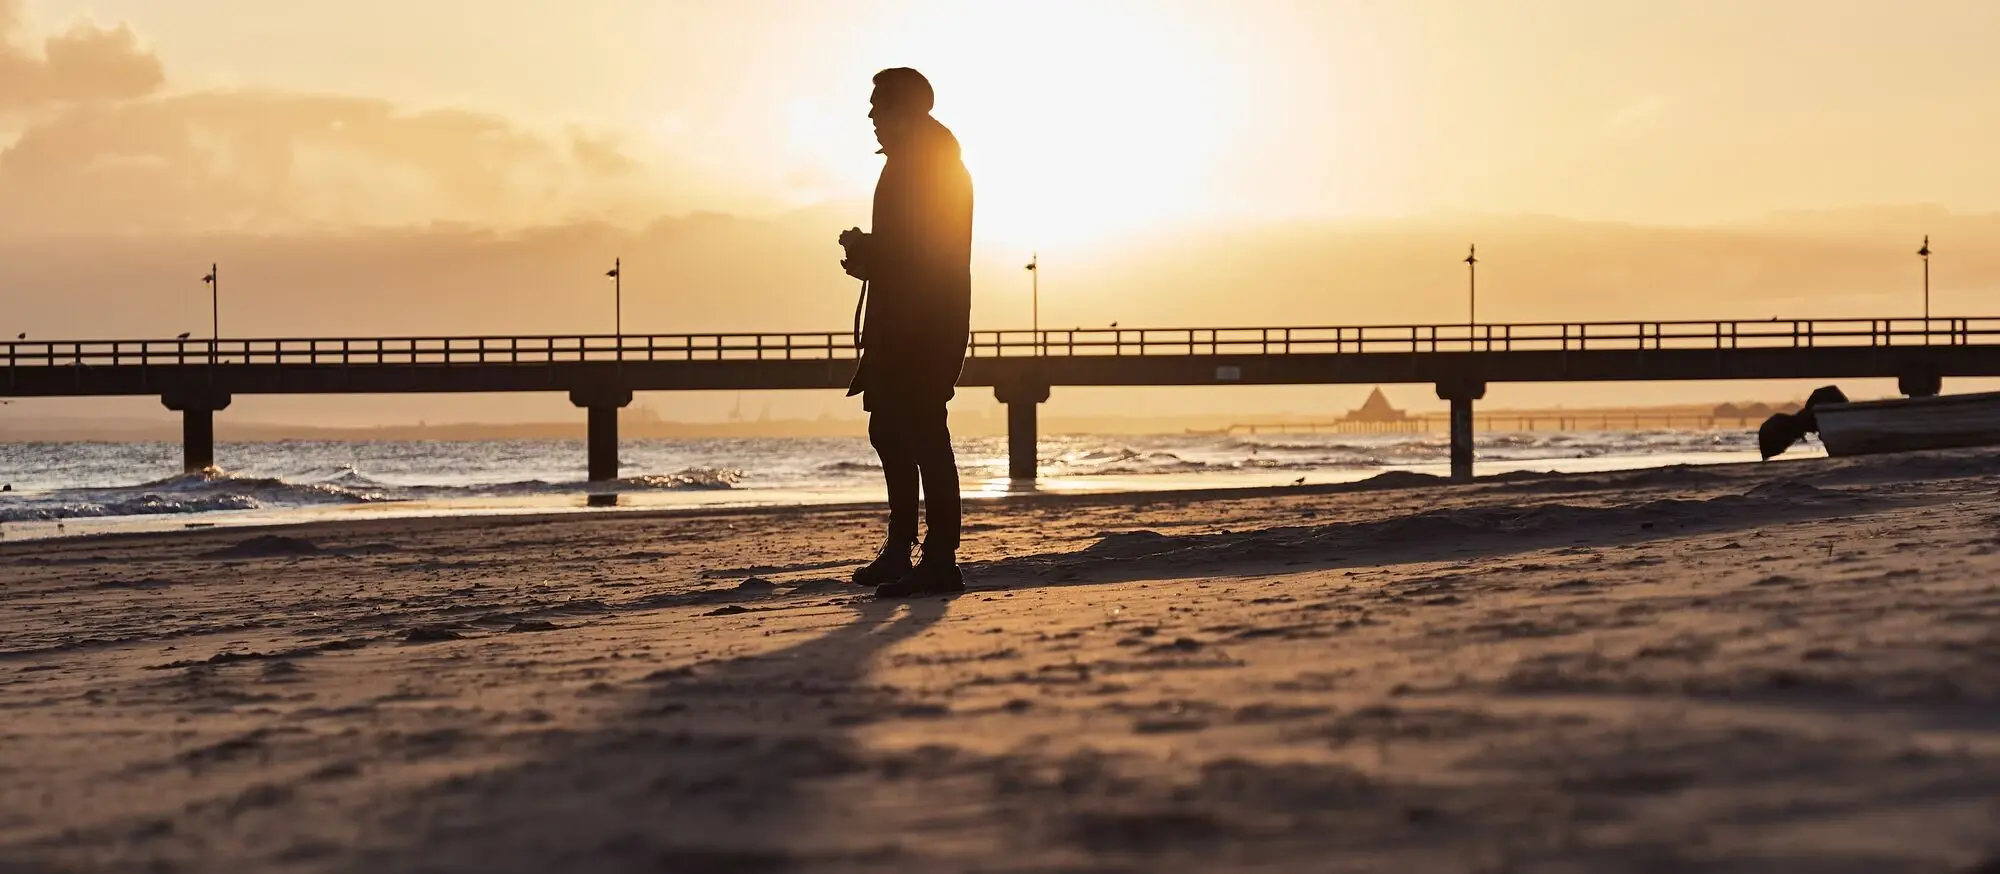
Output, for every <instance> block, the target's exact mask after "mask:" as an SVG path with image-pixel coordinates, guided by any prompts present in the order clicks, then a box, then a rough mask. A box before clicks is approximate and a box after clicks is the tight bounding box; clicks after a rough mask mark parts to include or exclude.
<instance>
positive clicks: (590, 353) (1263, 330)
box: [0, 317, 2000, 367]
mask: <svg viewBox="0 0 2000 874" xmlns="http://www.w3.org/2000/svg"><path fill="white" fill-rule="evenodd" d="M970 340H971V343H970V346H969V348H968V351H967V355H968V356H970V357H973V358H994V357H1031V356H1038V355H1039V356H1044V357H1076V356H1114V357H1123V356H1189V355H1325V354H1333V355H1345V354H1367V353H1382V352H1402V353H1410V352H1523V351H1579V352H1580V351H1600V350H1645V349H1718V350H1729V349H1773V348H1794V349H1801V348H1830V347H1856V346H1860V347H1883V346H1899V347H1908V346H1966V345H2000V317H1975V318H1959V317H1954V318H1934V319H1921V318H1914V319H1768V320H1757V321H1659V322H1528V323H1514V324H1493V325H1484V324H1471V325H1466V324H1460V325H1359V326H1324V327H1244V328H1077V329H1064V330H1046V331H1040V332H1034V331H974V332H972V336H971V338H970ZM0 346H4V349H0V354H4V356H5V358H6V363H7V366H9V367H51V366H82V367H97V366H112V367H119V366H139V367H144V366H167V365H191V364H192V365H216V366H223V365H243V364H257V365H350V366H352V365H388V364H400V365H438V366H445V367H451V366H460V365H463V366H475V365H476V366H495V365H509V364H521V365H533V364H549V363H555V362H565V361H613V362H616V361H626V362H644V361H744V360H758V361H768V360H838V359H851V358H854V357H855V356H856V354H857V351H858V350H857V348H856V346H855V343H854V338H853V336H852V335H851V334H849V333H847V332H809V333H745V334H730V333H701V334H646V335H638V334H628V335H624V336H616V335H576V334H568V335H529V336H483V337H482V336H472V337H415V336H412V337H366V338H357V337H332V338H329V337H299V338H257V339H236V338H224V339H220V340H215V339H169V340H19V341H11V342H7V343H4V344H0Z"/></svg>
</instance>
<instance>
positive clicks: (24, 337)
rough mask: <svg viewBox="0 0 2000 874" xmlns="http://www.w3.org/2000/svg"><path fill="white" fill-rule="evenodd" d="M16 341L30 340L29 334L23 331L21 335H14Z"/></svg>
mask: <svg viewBox="0 0 2000 874" xmlns="http://www.w3.org/2000/svg"><path fill="white" fill-rule="evenodd" d="M14 339H16V340H26V339H28V332H27V331H22V332H21V333H19V334H15V335H14Z"/></svg>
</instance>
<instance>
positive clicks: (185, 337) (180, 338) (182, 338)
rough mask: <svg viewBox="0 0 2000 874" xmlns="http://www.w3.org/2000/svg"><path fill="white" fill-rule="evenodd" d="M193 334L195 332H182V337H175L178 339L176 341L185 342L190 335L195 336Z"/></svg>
mask: <svg viewBox="0 0 2000 874" xmlns="http://www.w3.org/2000/svg"><path fill="white" fill-rule="evenodd" d="M193 333H194V332H193V331H182V332H181V333H180V336H178V337H175V338H174V339H176V340H185V339H187V338H188V335H190V334H193Z"/></svg>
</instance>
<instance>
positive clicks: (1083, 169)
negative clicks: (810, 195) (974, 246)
mask: <svg viewBox="0 0 2000 874" xmlns="http://www.w3.org/2000/svg"><path fill="white" fill-rule="evenodd" d="M1120 8H1121V7H1114V6H1111V5H1108V4H1091V5H1084V4H1067V5H1061V6H1054V5H1051V6H1042V5H1040V4H1031V5H1029V4H1024V5H1001V4H979V5H967V6H962V7H955V8H953V10H952V11H951V12H949V13H942V12H940V13H936V14H931V15H927V16H919V17H916V18H913V19H910V20H908V21H907V22H906V23H905V25H904V26H903V27H902V28H901V29H899V30H897V31H896V32H894V33H893V34H887V35H885V39H886V44H885V45H884V46H883V47H882V48H881V50H880V51H879V52H878V53H877V55H878V56H879V57H882V58H884V59H887V60H888V61H889V62H890V63H896V64H907V65H909V66H914V67H917V68H918V69H920V70H923V71H924V73H925V74H926V75H927V76H929V77H930V79H931V81H932V82H933V84H935V85H936V87H937V89H938V95H939V96H938V107H937V116H938V118H939V119H940V120H942V121H943V122H944V123H945V124H947V125H949V126H950V127H951V128H952V129H953V131H955V132H956V133H957V134H958V138H959V140H960V142H961V144H962V145H963V147H964V149H965V161H966V165H967V167H968V168H969V169H970V170H971V171H972V174H973V180H974V183H975V185H976V186H977V190H978V211H977V218H976V224H977V229H978V230H977V235H978V239H979V241H980V244H981V245H982V246H994V245H999V246H1016V247H1022V248H1031V247H1035V246H1041V245H1053V244H1071V243H1076V242H1080V241H1087V240H1092V239H1098V238H1102V237H1106V236H1114V235H1119V234H1124V233H1129V232H1132V231H1136V230H1143V229H1145V228H1148V227H1152V226H1156V225H1159V224H1164V223H1168V222H1173V221H1177V220H1182V219H1190V218H1196V217H1199V214H1200V212H1201V211H1202V210H1203V209H1205V208H1207V206H1208V204H1209V202H1210V199H1209V198H1207V197H1206V193H1207V182H1208V178H1209V176H1210V175H1211V171H1212V168H1213V165H1214V163H1215V162H1216V161H1217V160H1219V158H1220V150H1221V148H1222V146H1223V140H1224V137H1223V134H1224V132H1225V126H1226V122H1224V121H1223V118H1224V111H1225V110H1226V105H1225V102H1224V101H1223V100H1222V99H1221V96H1222V95H1223V94H1224V93H1226V87H1227V85H1226V83H1225V81H1224V80H1225V78H1226V76H1225V74H1226V70H1224V69H1221V68H1220V67H1221V65H1219V64H1216V63H1214V62H1212V61H1208V60H1206V59H1205V58H1204V57H1203V53H1202V52H1201V51H1199V49H1200V48H1201V46H1200V44H1199V41H1198V39H1196V38H1195V36H1194V35H1193V34H1192V33H1191V32H1179V31H1176V30H1175V25H1177V24H1179V23H1180V22H1178V21H1176V20H1173V19H1171V18H1168V17H1164V16H1163V15H1161V14H1154V13H1152V12H1151V11H1150V10H1151V9H1152V8H1153V7H1148V6H1134V7H1123V8H1125V9H1128V10H1129V11H1126V12H1120V11H1117V10H1118V9H1120ZM872 181H873V178H872V176H870V178H869V179H868V182H871V183H872ZM864 187H865V186H864Z"/></svg>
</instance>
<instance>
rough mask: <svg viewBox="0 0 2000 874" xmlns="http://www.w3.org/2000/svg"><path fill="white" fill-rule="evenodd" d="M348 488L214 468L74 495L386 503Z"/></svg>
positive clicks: (363, 490) (377, 494) (374, 490)
mask: <svg viewBox="0 0 2000 874" xmlns="http://www.w3.org/2000/svg"><path fill="white" fill-rule="evenodd" d="M379 488H381V486H380V485H379V484H376V485H374V486H373V487H371V488H352V487H349V486H348V485H343V484H339V483H332V482H310V483H294V482H286V481H284V480H281V479H277V478H275V477H251V476H238V475H236V474H232V473H229V472H227V471H224V470H219V469H217V468H212V467H211V468H209V469H207V470H203V471H199V472H195V473H184V474H181V475H179V476H171V477H167V478H166V479H159V480H154V481H152V482H148V483H141V484H139V485H136V486H126V487H113V488H106V489H77V490H75V492H74V494H78V495H82V496H95V495H106V496H115V495H136V496H152V495H196V496H204V497H218V498H221V497H231V496H235V497H248V498H252V499H255V500H259V501H263V502H266V503H279V504H366V503H371V502H375V501H384V500H390V498H388V497H387V496H385V495H383V494H381V493H380V492H378V491H377V489H379Z"/></svg>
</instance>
